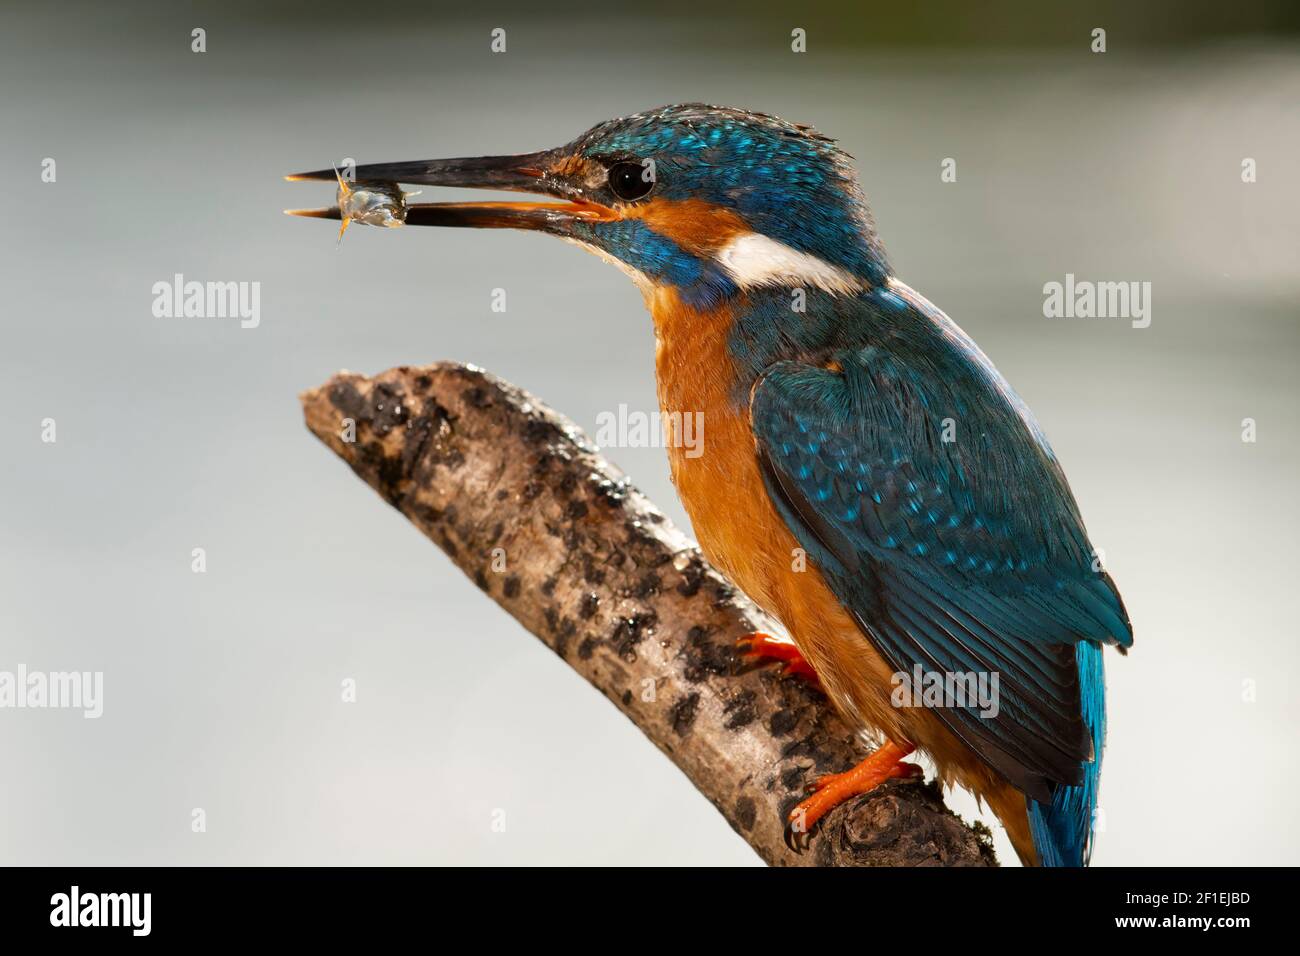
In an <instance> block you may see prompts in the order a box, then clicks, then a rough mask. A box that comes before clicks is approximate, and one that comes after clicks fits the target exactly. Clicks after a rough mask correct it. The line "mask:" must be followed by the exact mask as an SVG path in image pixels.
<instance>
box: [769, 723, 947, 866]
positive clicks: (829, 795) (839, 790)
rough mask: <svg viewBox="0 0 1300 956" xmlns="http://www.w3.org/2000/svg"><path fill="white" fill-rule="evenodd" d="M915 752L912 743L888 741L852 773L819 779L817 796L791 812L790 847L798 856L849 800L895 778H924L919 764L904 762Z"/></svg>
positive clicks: (814, 787) (786, 833) (814, 793)
mask: <svg viewBox="0 0 1300 956" xmlns="http://www.w3.org/2000/svg"><path fill="white" fill-rule="evenodd" d="M914 749H915V748H914V747H913V746H912V745H911V744H896V743H894V742H893V741H890V740H886V741H885V743H884V744H883V745H882V746H881V747H880V749H879V750H877V751H876V752H875V753H873V754H872V755H871V756H870V757H868V758H867V759H866V760H864V761H862V763H860V764H858V765H857V766H856V767H854V768H853V769H852V770H849V771H846V772H845V773H833V774H829V775H828V776H825V777H819V778H818V779H817V781H816V783H814V784H813V790H814V792H813V795H812V796H810V797H809V798H808V799H807V800H804V801H803V802H802V803H800V804H799V805H798V806H796V807H795V808H794V809H793V810H791V811H790V815H789V817H788V818H787V823H786V828H785V842H786V845H787V846H789V847H790V849H792V850H794V851H795V852H796V853H797V852H799V851H800V850H802V849H803V848H804V847H806V846H807V845H808V839H809V834H810V833H811V832H812V829H813V827H815V826H816V825H817V821H818V820H820V819H821V818H822V817H824V816H825V815H826V814H827V813H829V812H830V811H831V810H832V809H834V808H835V807H836V806H838V805H839V804H841V803H843V802H844V801H845V800H847V799H849V797H856V796H857V795H858V794H860V793H867V792H868V791H871V790H874V789H876V787H878V786H880V785H881V784H882V783H884V782H885V781H886V780H888V779H890V778H891V777H919V776H921V774H922V772H923V771H922V770H921V768H920V767H918V766H917V765H916V764H912V763H903V758H904V757H906V756H907V755H908V754H910V753H911V752H912V751H913V750H914Z"/></svg>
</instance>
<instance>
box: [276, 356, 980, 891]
mask: <svg viewBox="0 0 1300 956" xmlns="http://www.w3.org/2000/svg"><path fill="white" fill-rule="evenodd" d="M301 400H302V405H303V411H304V414H305V416H306V421H307V427H308V428H309V429H311V431H312V432H313V433H315V435H316V436H317V437H318V438H320V440H321V441H323V442H324V443H325V444H326V445H328V446H329V447H330V448H331V449H333V451H334V452H335V453H336V454H337V455H339V457H341V458H342V459H343V460H344V461H346V462H347V463H348V464H349V465H351V466H352V469H353V471H355V472H356V474H357V475H358V476H360V477H361V478H362V479H363V480H364V481H365V482H366V483H367V484H369V485H370V486H371V487H373V488H374V489H375V490H376V491H378V492H379V494H380V495H382V496H383V497H384V499H385V500H387V501H388V502H389V504H391V505H392V506H393V507H395V508H397V509H398V510H399V511H401V512H402V514H404V515H406V517H407V518H408V519H410V521H411V523H412V524H414V525H415V526H416V527H417V528H419V529H420V531H422V532H423V533H424V534H425V535H426V536H428V537H429V538H430V539H431V540H432V541H433V542H434V543H435V544H437V545H438V546H439V547H440V548H442V550H443V551H445V552H446V553H447V555H448V556H449V557H450V558H451V559H452V561H453V562H454V563H455V564H456V566H457V567H459V568H460V569H461V570H462V571H463V572H464V573H465V574H466V575H468V576H469V577H470V578H472V579H473V580H474V582H475V583H476V584H477V585H478V586H479V587H480V588H482V590H483V591H484V592H485V593H486V594H487V595H488V596H489V597H491V598H492V599H493V600H494V601H496V602H497V603H498V604H500V605H501V606H502V607H503V608H505V609H506V610H507V611H508V612H510V614H512V615H513V616H514V617H515V618H516V619H517V620H518V621H519V622H520V623H521V624H523V626H524V627H525V628H527V629H528V630H529V631H531V632H532V633H533V634H534V635H536V636H537V637H538V638H539V639H540V640H542V641H543V642H544V643H545V644H546V645H547V646H548V647H550V648H551V649H552V650H553V651H555V653H556V654H557V655H558V656H559V657H560V659H561V660H563V661H564V662H565V663H566V664H568V665H569V666H570V667H572V668H573V669H574V670H576V671H577V672H578V673H580V674H581V675H582V676H583V677H585V678H586V679H587V680H588V681H589V682H590V683H591V685H592V686H593V687H595V688H596V689H597V690H598V691H600V692H601V693H602V694H604V695H605V696H606V697H607V698H609V700H610V702H611V703H613V705H614V706H615V707H617V708H618V709H619V710H621V711H622V712H623V713H624V714H626V715H627V717H628V718H629V719H630V720H631V721H632V722H633V723H634V724H636V725H637V727H639V728H640V729H641V731H642V732H643V733H644V734H645V735H646V736H647V737H648V738H649V739H650V740H651V741H652V742H653V743H654V745H655V746H656V747H658V748H659V749H660V750H661V751H662V752H663V753H664V754H666V755H667V756H668V758H669V759H670V760H672V761H673V763H675V764H676V765H677V766H678V768H680V769H681V771H682V772H683V773H685V774H686V775H687V776H688V777H689V778H690V780H691V782H692V783H693V784H694V785H695V786H696V787H697V788H698V789H699V791H700V792H701V793H702V794H704V796H705V797H707V798H708V799H709V800H710V802H712V803H713V805H714V806H715V807H717V809H718V811H719V812H720V813H721V814H722V815H723V817H725V818H726V820H727V822H728V823H730V824H731V826H732V828H733V829H734V830H735V831H736V832H737V833H738V834H740V836H741V837H743V838H744V839H745V840H746V841H747V842H748V843H749V844H750V845H751V846H752V847H753V848H754V850H755V852H756V853H758V855H759V856H760V857H762V858H763V859H764V860H765V861H767V862H768V863H769V864H773V865H785V866H810V865H833V866H995V865H996V860H995V859H994V855H993V850H992V846H991V843H990V840H989V834H988V831H987V829H984V828H983V827H977V828H971V827H968V826H966V825H965V824H964V823H962V821H961V820H960V819H958V818H957V817H956V816H955V815H954V814H953V813H952V812H951V811H950V810H948V808H947V807H946V806H944V804H943V800H942V797H941V795H940V793H939V791H938V789H937V788H936V787H935V786H934V785H933V784H926V783H922V782H919V781H915V780H910V781H903V780H892V781H889V782H888V783H887V784H886V785H884V786H883V787H881V788H880V789H878V790H877V791H875V792H873V793H870V794H866V795H864V796H861V797H858V798H857V799H855V800H850V801H848V802H846V803H845V804H843V805H842V806H840V807H837V808H836V809H835V810H834V811H832V812H831V813H830V814H828V815H827V817H826V818H825V819H824V820H823V821H822V824H821V825H820V827H819V828H818V831H817V832H815V833H814V834H813V839H812V844H811V846H810V848H809V849H808V850H807V851H805V852H804V853H802V854H796V853H794V852H792V851H791V850H790V849H789V848H788V847H787V846H786V844H785V842H784V840H783V828H784V820H785V815H786V813H787V812H788V811H789V810H790V808H791V807H792V806H794V804H795V803H797V802H798V801H799V800H800V799H801V798H802V797H803V795H804V788H805V786H806V785H807V784H808V783H810V782H811V781H812V780H813V779H814V778H815V777H816V776H818V775H819V774H822V773H832V772H837V771H841V770H845V769H847V768H848V767H849V766H851V765H852V764H854V763H856V762H857V761H858V760H860V759H862V757H863V756H864V755H865V752H866V751H865V750H864V748H863V746H862V744H861V741H860V740H859V739H858V738H857V736H856V735H855V734H854V733H853V732H852V731H851V729H850V728H849V727H847V726H846V725H845V724H844V723H842V722H841V721H840V719H839V718H838V717H837V716H836V715H835V713H834V711H833V710H832V708H831V707H830V705H829V703H828V702H827V701H826V699H825V698H824V697H823V696H822V695H821V694H820V693H819V692H818V691H817V690H815V689H813V688H811V687H809V686H808V685H806V684H805V683H804V682H803V681H800V680H795V679H790V678H786V677H782V676H781V675H780V673H779V670H778V668H777V667H776V666H774V665H770V664H769V665H755V664H752V663H749V662H747V661H746V660H745V659H743V658H742V657H740V655H738V654H737V653H736V651H735V648H734V645H735V642H736V641H737V639H739V638H740V637H741V636H743V635H745V634H747V633H749V632H752V631H755V630H763V629H764V618H763V617H762V615H761V613H760V612H759V611H758V610H757V609H756V608H755V607H754V606H753V605H752V604H750V603H749V602H748V601H747V600H746V599H745V598H744V597H743V596H742V595H740V594H739V593H738V592H737V591H736V590H735V588H734V587H732V586H731V585H730V584H729V583H728V582H727V581H726V580H725V579H724V578H723V577H722V576H721V574H719V573H718V572H717V571H715V570H714V569H713V568H712V567H710V566H709V564H708V563H707V562H706V561H705V560H704V558H703V556H702V555H701V554H700V552H699V550H698V549H697V548H696V547H695V546H694V544H693V543H692V542H691V541H690V540H689V539H688V538H686V537H685V536H684V535H683V534H682V533H681V532H680V531H678V530H677V529H676V528H675V527H673V525H672V524H671V523H670V522H669V521H668V520H667V519H666V518H665V517H664V516H663V514H662V513H660V511H659V510H658V509H656V508H655V507H654V505H653V504H651V502H650V501H648V500H647V499H646V498H645V497H644V496H643V495H641V494H640V493H639V492H638V491H637V490H636V489H635V488H633V487H632V486H631V485H630V484H629V483H628V481H627V479H626V478H625V477H624V476H623V475H622V474H621V473H620V472H619V471H618V470H617V469H615V468H614V467H613V466H612V465H611V464H609V462H607V461H605V460H604V459H603V458H602V457H601V456H600V455H599V454H597V452H596V450H595V449H594V448H593V447H592V445H591V444H590V443H589V442H588V441H587V439H586V438H585V436H584V435H583V434H582V433H581V431H580V430H579V429H578V428H577V426H576V425H574V424H573V423H572V422H571V421H569V420H568V419H566V418H564V417H563V416H561V415H559V414H557V413H556V412H553V411H551V410H549V409H547V408H546V407H545V406H543V405H542V404H541V403H540V402H538V401H537V400H536V399H535V398H533V397H532V396H530V395H528V394H527V393H526V392H524V391H522V390H520V389H518V388H515V387H514V386H512V385H509V384H507V383H505V382H502V381H499V380H498V379H496V378H494V377H493V376H491V375H489V374H487V373H486V372H483V371H482V370H480V369H476V368H473V367H471V366H464V365H457V364H451V363H440V364H436V365H431V366H427V367H423V368H415V367H405V366H404V367H400V368H395V369H390V370H389V371H387V372H384V373H383V374H381V375H379V376H376V377H374V378H366V377H363V376H360V375H356V374H352V373H349V372H340V373H339V374H337V375H335V376H334V377H333V378H331V379H330V380H329V381H328V382H326V383H325V384H324V385H322V386H320V387H319V388H315V389H312V390H310V391H307V392H304V393H303V394H302V396H301Z"/></svg>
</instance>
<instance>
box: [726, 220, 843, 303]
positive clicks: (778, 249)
mask: <svg viewBox="0 0 1300 956" xmlns="http://www.w3.org/2000/svg"><path fill="white" fill-rule="evenodd" d="M718 262H719V263H720V264H721V265H722V267H723V268H724V269H726V270H727V274H728V275H730V276H731V279H732V281H733V282H735V283H736V285H738V286H740V287H741V288H742V289H755V288H759V287H762V286H792V287H796V288H797V287H800V286H804V287H806V286H814V287H816V288H818V289H821V290H822V291H823V292H829V293H830V294H831V295H853V294H855V293H858V292H861V291H863V285H862V283H861V282H860V281H859V280H858V278H857V277H856V276H854V275H853V274H852V273H850V272H848V271H847V270H845V269H841V268H840V267H839V266H834V265H831V264H830V263H829V262H827V261H826V260H824V259H819V258H817V257H816V256H814V255H810V254H809V253H806V252H800V251H799V250H798V249H794V248H791V247H790V246H787V245H786V244H785V243H784V242H777V241H776V240H775V239H771V238H769V237H767V236H764V235H760V234H759V233H757V232H747V233H743V234H741V235H739V236H737V237H736V238H735V239H732V240H731V241H730V242H728V243H727V244H726V245H725V246H723V247H722V248H721V249H719V250H718Z"/></svg>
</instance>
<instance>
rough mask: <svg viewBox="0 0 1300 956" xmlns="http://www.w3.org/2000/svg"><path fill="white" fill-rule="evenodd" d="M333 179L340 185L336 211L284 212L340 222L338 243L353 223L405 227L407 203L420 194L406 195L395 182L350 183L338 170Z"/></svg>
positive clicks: (335, 171) (296, 210)
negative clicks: (338, 220) (409, 199)
mask: <svg viewBox="0 0 1300 956" xmlns="http://www.w3.org/2000/svg"><path fill="white" fill-rule="evenodd" d="M334 177H335V179H337V180H338V183H339V187H338V192H337V193H336V194H335V200H334V201H335V207H336V208H333V209H286V210H285V212H287V213H289V214H290V215H292V216H310V217H313V218H316V219H341V220H342V225H340V226H339V242H342V241H343V233H345V232H347V228H348V225H349V224H350V223H353V222H359V223H362V224H363V225H367V226H383V227H386V228H389V229H395V228H396V227H398V226H404V225H406V200H407V199H408V198H409V197H411V196H418V195H419V194H420V193H419V191H416V192H411V193H408V192H405V191H403V189H402V187H401V186H399V185H398V184H397V183H391V182H363V183H349V182H348V181H347V180H345V179H344V178H343V176H342V175H341V174H340V173H339V171H338V170H337V169H335V170H334Z"/></svg>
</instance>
